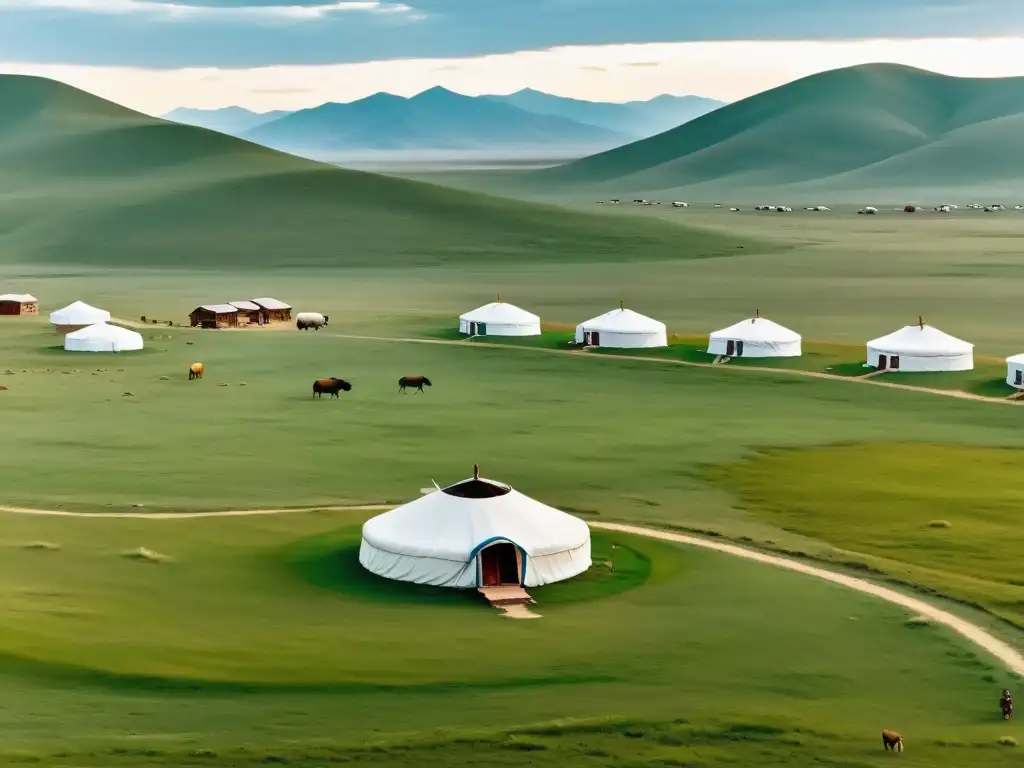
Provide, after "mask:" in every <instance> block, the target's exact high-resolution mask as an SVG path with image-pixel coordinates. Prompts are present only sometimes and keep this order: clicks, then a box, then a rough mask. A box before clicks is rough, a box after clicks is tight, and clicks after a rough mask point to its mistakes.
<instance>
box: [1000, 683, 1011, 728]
mask: <svg viewBox="0 0 1024 768" xmlns="http://www.w3.org/2000/svg"><path fill="white" fill-rule="evenodd" d="M999 708H1000V709H1001V710H1003V720H1009V719H1010V716H1011V715H1013V697H1012V696H1010V689H1009V688H1004V689H1003V695H1002V697H1000V699H999Z"/></svg>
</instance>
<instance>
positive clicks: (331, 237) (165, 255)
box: [0, 75, 735, 270]
mask: <svg viewBox="0 0 1024 768" xmlns="http://www.w3.org/2000/svg"><path fill="white" fill-rule="evenodd" d="M0 103H2V104H4V110H3V111H2V112H0V189H2V190H3V192H2V194H0V260H3V261H5V262H8V263H19V264H20V263H29V264H34V265H45V264H79V265H88V266H94V267H111V266H116V267H121V266H126V267H182V268H209V269H221V270H226V269H234V270H237V269H265V268H274V267H286V268H298V267H309V266H313V267H346V266H352V265H375V266H408V265H415V264H427V265H429V264H440V263H446V262H459V263H486V262H489V261H507V262H513V263H517V264H518V263H522V262H529V261H534V262H556V261H569V262H575V261H588V262H597V261H602V260H614V261H620V260H622V259H631V258H636V259H647V258H664V259H680V258H689V257H701V256H713V255H721V254H724V253H734V252H735V251H734V250H733V249H734V248H735V245H734V244H733V243H734V240H733V239H731V238H724V237H722V236H718V235H713V234H705V233H701V232H691V231H688V230H686V229H682V228H679V227H676V226H672V225H669V224H661V225H659V224H657V223H655V222H651V223H649V224H648V223H643V222H636V221H630V220H626V219H624V218H618V217H602V216H597V215H590V214H583V213H577V212H573V211H569V210H565V209H561V208H554V207H547V206H543V205H536V204H528V203H520V202H515V201H509V200H504V199H499V198H492V197H486V196H483V195H477V194H473V193H470V192H462V191H456V190H452V189H447V188H443V187H438V186H435V185H431V184H425V183H420V182H414V181H407V180H402V179H397V178H391V177H386V176H379V175H376V174H371V173H361V172H357V171H348V170H343V169H339V168H335V167H333V166H327V165H321V164H318V163H315V162H313V161H310V160H305V159H302V158H298V157H294V156H291V155H287V154H283V153H280V152H276V151H273V150H269V149H267V148H265V147H261V146H258V145H256V144H252V143H249V142H246V141H243V140H240V139H237V138H233V137H230V136H226V135H224V134H220V133H216V132H213V131H209V130H205V129H202V128H195V127H191V126H185V125H180V124H177V123H170V122H166V121H164V120H160V119H157V118H151V117H147V116H145V115H142V114H139V113H137V112H133V111H131V110H128V109H125V108H123V107H120V106H118V105H116V104H113V103H111V102H108V101H104V100H102V99H99V98H97V97H94V96H92V95H90V94H87V93H85V92H83V91H80V90H76V89H74V88H71V87H70V86H67V85H63V84H61V83H57V82H54V81H52V80H46V79H41V78H35V77H24V76H15V75H6V76H0Z"/></svg>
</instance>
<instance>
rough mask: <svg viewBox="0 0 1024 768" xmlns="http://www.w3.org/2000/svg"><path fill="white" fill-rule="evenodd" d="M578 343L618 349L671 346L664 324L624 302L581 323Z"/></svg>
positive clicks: (578, 329) (578, 330)
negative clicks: (636, 310)
mask: <svg viewBox="0 0 1024 768" xmlns="http://www.w3.org/2000/svg"><path fill="white" fill-rule="evenodd" d="M576 343H577V344H586V345H588V346H595V347H614V348H618V349H642V348H649V347H667V346H668V335H667V332H666V328H665V324H664V323H662V322H660V321H659V320H654V319H652V318H650V317H647V316H645V315H641V314H640V313H639V312H634V311H633V310H632V309H626V306H625V304H624V303H623V302H621V301H620V302H619V308H618V309H613V310H611V311H610V312H605V313H604V314H603V315H598V316H597V317H595V318H592V319H590V320H587V321H586V322H583V323H580V324H579V325H577V326H576Z"/></svg>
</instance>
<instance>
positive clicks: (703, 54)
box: [0, 37, 1024, 114]
mask: <svg viewBox="0 0 1024 768" xmlns="http://www.w3.org/2000/svg"><path fill="white" fill-rule="evenodd" d="M879 61H882V62H894V63H899V64H908V65H911V66H917V67H921V68H923V69H930V70H933V71H936V72H942V73H945V74H949V75H960V76H968V77H1001V76H1008V75H1024V38H1020V37H1017V38H1013V37H1005V38H986V39H973V38H970V39H924V40H889V39H875V40H850V41H845V42H829V43H825V42H820V41H811V40H790V41H763V40H746V41H730V42H702V43H670V44H661V43H651V44H644V45H603V46H561V47H556V48H550V49H547V50H543V51H519V52H518V53H510V54H494V55H490V56H476V57H466V58H450V57H449V58H419V59H414V58H409V59H389V60H384V61H370V62H363V63H357V64H331V65H281V66H269V67H249V68H227V67H187V68H181V69H153V68H143V67H96V66H80V65H73V64H37V63H30V62H0V72H9V73H18V74H32V75H40V76H43V77H50V78H53V79H55V80H61V81H63V82H66V83H69V84H71V85H74V86H76V87H79V88H83V89H85V90H87V91H91V92H92V93H95V94H97V95H100V96H103V97H104V98H108V99H111V100H113V101H117V102H120V103H122V104H125V105H126V106H129V107H133V108H135V109H140V110H142V111H144V112H148V113H149V114H161V113H165V112H168V111H170V110H171V109H173V108H174V107H180V106H188V107H201V108H213V107H223V106H228V105H232V104H236V105H239V106H243V107H248V108H249V109H253V110H256V111H258V112H266V111H269V110H272V109H301V108H303V107H310V106H315V105H317V104H321V103H323V102H325V101H352V100H354V99H359V98H362V97H363V96H368V95H369V94H371V93H374V92H376V91H388V92H390V93H395V94H398V95H401V96H411V95H413V94H414V93H418V92H420V91H422V90H426V89H427V88H430V87H432V86H435V85H443V86H445V87H446V88H450V89H452V90H454V91H458V92H460V93H465V94H468V95H478V94H483V93H510V92H512V91H517V90H519V89H520V88H526V87H530V88H537V89H539V90H543V91H547V92H549V93H555V94H558V95H561V96H571V97H575V98H581V99H593V100H596V101H629V100H632V99H646V98H651V97H653V96H657V95H659V94H662V93H675V94H697V95H702V96H710V97H714V98H719V99H722V100H726V101H732V100H735V99H741V98H743V97H745V96H749V95H751V94H753V93H756V92H757V91H762V90H765V89H767V88H773V87H775V86H778V85H781V84H782V83H785V82H787V81H790V80H794V79H796V78H798V77H803V76H805V75H809V74H812V73H814V72H820V71H822V70H825V69H834V68H837V67H847V66H851V65H855V64H865V63H868V62H879ZM637 62H652V63H653V62H657V63H658V66H657V67H636V66H633V65H634V64H636V63H637Z"/></svg>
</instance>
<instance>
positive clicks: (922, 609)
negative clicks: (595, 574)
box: [0, 504, 1024, 676]
mask: <svg viewBox="0 0 1024 768" xmlns="http://www.w3.org/2000/svg"><path fill="white" fill-rule="evenodd" d="M394 507H395V505H394V504H364V505H359V506H321V507H296V508H283V509H234V510H227V511H220V512H97V513H90V512H71V511H67V510H52V509H32V508H29V507H10V506H0V513H3V512H6V513H9V514H19V515H43V516H55V517H84V518H91V517H98V518H117V517H121V518H128V519H148V520H184V519H187V518H209V517H253V516H257V515H284V514H294V513H299V512H313V511H317V510H320V511H332V512H341V511H365V512H378V511H383V510H388V509H394ZM588 524H589V525H590V526H591V527H592V528H598V529H601V530H606V531H619V532H620V533H628V534H631V535H634V536H645V537H647V538H650V539H660V540H662V541H671V542H676V543H678V544H686V545H688V546H692V547H701V548H703V549H710V550H714V551H715V552H721V553H724V554H727V555H732V556H734V557H742V558H745V559H747V560H753V561H755V562H758V563H763V564H765V565H771V566H774V567H776V568H785V569H787V570H790V571H795V572H797V573H802V574H804V575H805V576H811V577H813V578H816V579H822V580H823V581H830V582H832V583H833V584H838V585H839V586H841V587H845V588H846V589H852V590H855V591H857V592H862V593H864V594H866V595H871V596H872V597H876V598H879V599H881V600H885V601H886V602H888V603H892V604H893V605H898V606H901V607H903V608H906V609H907V610H909V611H913V612H914V613H916V614H918V615H920V616H924V617H926V618H927V619H929V620H930V621H933V622H934V623H936V624H941V625H943V626H945V627H948V628H950V629H952V630H953V631H954V632H956V633H957V634H959V635H961V636H962V637H964V638H965V639H967V640H968V641H970V642H971V643H973V644H974V645H976V646H978V647H979V648H981V649H983V650H985V651H986V652H988V653H989V654H991V655H992V656H994V657H995V658H997V659H998V660H999V661H1000V662H1002V663H1003V664H1005V665H1006V666H1007V667H1008V668H1009V669H1010V670H1012V671H1013V672H1015V673H1016V674H1018V675H1022V676H1024V654H1021V653H1020V652H1018V651H1017V650H1015V649H1014V648H1013V647H1012V646H1010V645H1009V644H1008V643H1005V642H1003V641H1002V640H999V639H998V638H996V637H995V636H994V635H992V634H991V633H989V632H987V631H986V630H984V629H982V628H981V627H979V626H977V625H975V624H971V623H970V622H969V621H966V620H964V619H961V618H960V617H958V616H956V615H954V614H952V613H950V612H949V611H944V610H942V609H941V608H936V607H935V606H934V605H931V604H930V603H927V602H925V601H924V600H919V599H917V598H915V597H911V596H909V595H905V594H903V593H901V592H897V591H896V590H894V589H889V588H888V587H883V586H881V585H880V584H875V583H873V582H870V581H867V580H865V579H859V578H856V577H854V576H847V575H845V574H842V573H836V572H835V571H830V570H828V569H827V568H819V567H816V566H813V565H808V564H806V563H802V562H798V561H796V560H790V559H788V558H785V557H780V556H778V555H769V554H767V553H765V552H759V551H757V550H754V549H747V548H745V547H739V546H736V545H734V544H725V543H723V542H720V541H712V540H710V539H702V538H700V537H698V536H688V535H686V534H683V533H672V532H669V531H660V530H657V529H655V528H645V527H641V526H636V525H625V524H622V523H604V522H594V521H590V522H589V523H588Z"/></svg>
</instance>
